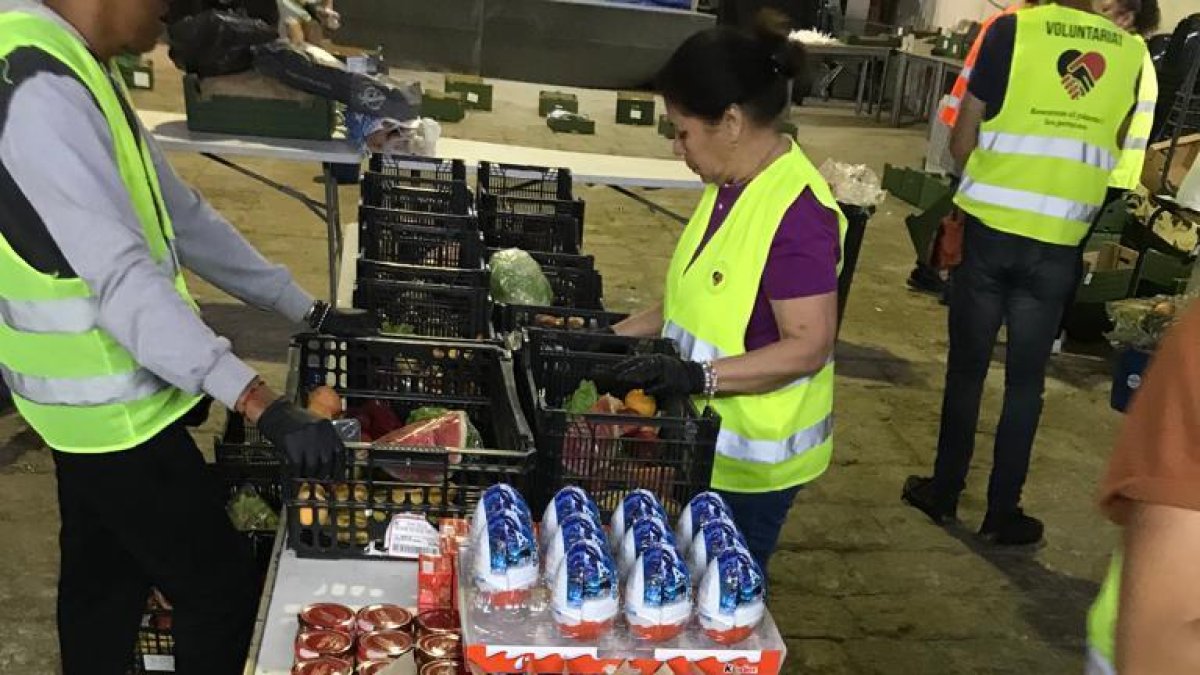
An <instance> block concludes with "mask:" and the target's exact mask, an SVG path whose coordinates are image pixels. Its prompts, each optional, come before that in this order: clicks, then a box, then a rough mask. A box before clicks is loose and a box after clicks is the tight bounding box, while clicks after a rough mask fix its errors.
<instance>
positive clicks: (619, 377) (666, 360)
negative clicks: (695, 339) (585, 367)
mask: <svg viewBox="0 0 1200 675" xmlns="http://www.w3.org/2000/svg"><path fill="white" fill-rule="evenodd" d="M611 377H612V378H613V379H614V380H616V381H617V382H618V383H620V384H622V385H625V386H628V387H631V388H634V389H643V390H645V392H646V393H647V394H650V395H651V396H671V395H693V394H702V393H704V367H703V366H701V365H700V364H699V363H695V362H692V361H684V360H683V359H681V358H679V357H676V356H667V355H666V354H650V355H647V356H634V357H630V358H628V359H625V360H624V361H622V362H620V363H618V364H617V365H615V366H613V369H612V373H611Z"/></svg>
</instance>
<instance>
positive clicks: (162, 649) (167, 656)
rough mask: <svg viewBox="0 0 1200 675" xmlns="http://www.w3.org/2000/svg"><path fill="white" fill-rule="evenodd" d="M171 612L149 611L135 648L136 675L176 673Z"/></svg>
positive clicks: (139, 627) (162, 610) (140, 629)
mask: <svg viewBox="0 0 1200 675" xmlns="http://www.w3.org/2000/svg"><path fill="white" fill-rule="evenodd" d="M171 622H172V617H171V612H170V611H169V610H164V609H155V610H148V611H147V612H146V613H145V614H143V615H142V623H141V625H140V626H138V634H137V642H135V643H134V646H133V657H134V658H133V666H132V668H131V670H130V672H131V673H133V674H134V675H148V674H149V673H173V672H175V636H174V635H173V634H172V632H171V627H172V623H171Z"/></svg>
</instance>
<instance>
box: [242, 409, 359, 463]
mask: <svg viewBox="0 0 1200 675" xmlns="http://www.w3.org/2000/svg"><path fill="white" fill-rule="evenodd" d="M258 429H259V431H261V432H262V434H263V436H265V437H266V438H267V440H269V441H271V443H272V445H274V446H275V448H276V449H277V450H279V452H280V454H281V455H283V459H284V461H285V462H287V463H288V464H290V465H291V467H292V468H293V469H294V470H295V471H297V472H298V474H299V477H301V478H328V477H335V478H336V477H340V476H341V468H342V463H343V461H345V458H346V447H345V446H344V445H342V439H340V438H338V435H337V432H336V431H334V428H333V423H331V422H330V421H329V420H326V419H321V418H320V417H317V416H316V415H314V414H312V413H310V412H309V411H307V410H305V409H303V408H300V407H298V406H296V405H295V404H293V403H290V402H288V401H287V400H286V399H282V398H281V399H279V400H278V401H275V402H274V403H272V404H271V405H270V406H268V407H267V409H266V410H264V411H263V414H262V416H261V417H259V418H258Z"/></svg>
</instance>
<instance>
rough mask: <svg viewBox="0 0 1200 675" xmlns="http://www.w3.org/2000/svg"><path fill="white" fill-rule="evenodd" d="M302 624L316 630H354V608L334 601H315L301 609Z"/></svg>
mask: <svg viewBox="0 0 1200 675" xmlns="http://www.w3.org/2000/svg"><path fill="white" fill-rule="evenodd" d="M300 625H302V626H304V627H306V628H312V629H314V630H340V631H342V632H344V633H353V632H354V610H352V609H350V608H349V607H347V606H345V605H338V604H335V603H332V602H317V603H313V604H311V605H309V606H307V607H305V608H304V609H302V610H300Z"/></svg>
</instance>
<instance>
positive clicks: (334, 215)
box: [321, 163, 342, 307]
mask: <svg viewBox="0 0 1200 675" xmlns="http://www.w3.org/2000/svg"><path fill="white" fill-rule="evenodd" d="M321 166H322V169H323V171H324V174H325V225H326V227H328V229H329V232H328V235H329V305H330V306H331V307H337V301H338V268H339V265H340V262H341V259H342V223H341V213H342V210H341V202H340V200H339V198H338V184H337V179H336V178H334V176H333V165H332V164H328V163H326V164H323V165H321Z"/></svg>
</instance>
